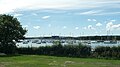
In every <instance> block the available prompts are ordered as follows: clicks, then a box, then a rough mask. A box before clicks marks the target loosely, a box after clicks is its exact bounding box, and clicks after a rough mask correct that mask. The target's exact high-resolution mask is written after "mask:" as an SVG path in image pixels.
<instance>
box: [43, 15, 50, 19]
mask: <svg viewBox="0 0 120 67" xmlns="http://www.w3.org/2000/svg"><path fill="white" fill-rule="evenodd" d="M48 18H50V16H43V17H42V19H48Z"/></svg>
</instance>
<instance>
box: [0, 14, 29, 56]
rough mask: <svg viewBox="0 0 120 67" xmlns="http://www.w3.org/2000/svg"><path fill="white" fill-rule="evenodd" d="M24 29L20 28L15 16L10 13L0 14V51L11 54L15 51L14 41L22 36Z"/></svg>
mask: <svg viewBox="0 0 120 67" xmlns="http://www.w3.org/2000/svg"><path fill="white" fill-rule="evenodd" d="M26 32H27V30H26V29H23V28H22V25H20V22H19V21H18V20H17V18H14V17H13V16H11V15H5V14H3V15H0V52H2V53H6V54H13V53H15V51H16V48H17V47H16V44H15V43H16V42H17V41H18V40H19V39H22V38H24V35H25V33H26Z"/></svg>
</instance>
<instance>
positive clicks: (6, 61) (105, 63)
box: [0, 55, 120, 67]
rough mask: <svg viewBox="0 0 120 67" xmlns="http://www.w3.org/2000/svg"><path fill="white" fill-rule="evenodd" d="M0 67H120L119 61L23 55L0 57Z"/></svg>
mask: <svg viewBox="0 0 120 67" xmlns="http://www.w3.org/2000/svg"><path fill="white" fill-rule="evenodd" d="M0 67H120V60H104V59H91V58H67V57H54V56H39V55H23V56H13V57H0Z"/></svg>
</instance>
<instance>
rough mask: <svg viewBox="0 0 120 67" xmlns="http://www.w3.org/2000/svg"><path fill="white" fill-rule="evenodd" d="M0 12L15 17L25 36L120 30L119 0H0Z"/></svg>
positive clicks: (106, 32)
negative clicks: (24, 30) (25, 31)
mask: <svg viewBox="0 0 120 67" xmlns="http://www.w3.org/2000/svg"><path fill="white" fill-rule="evenodd" d="M0 14H10V15H13V16H14V17H17V18H18V20H19V21H20V22H21V25H22V26H23V27H24V28H26V29H27V30H28V32H27V34H26V35H25V36H50V35H60V36H83V35H107V34H108V35H119V34H120V0H84V1H83V0H52V1H50V0H0Z"/></svg>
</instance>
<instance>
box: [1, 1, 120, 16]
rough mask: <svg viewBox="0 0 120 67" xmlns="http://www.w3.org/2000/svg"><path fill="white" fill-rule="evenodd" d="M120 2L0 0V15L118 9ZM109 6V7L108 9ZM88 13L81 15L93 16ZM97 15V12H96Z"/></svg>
mask: <svg viewBox="0 0 120 67" xmlns="http://www.w3.org/2000/svg"><path fill="white" fill-rule="evenodd" d="M118 3H120V0H52V1H50V0H0V9H1V10H0V14H3V13H9V12H14V11H18V10H36V9H61V10H66V9H78V8H79V9H86V8H87V9H89V8H97V7H109V8H112V7H118V5H119V4H118ZM110 6H111V7H110ZM95 13H96V11H88V12H85V13H83V14H95ZM97 13H99V11H97Z"/></svg>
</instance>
